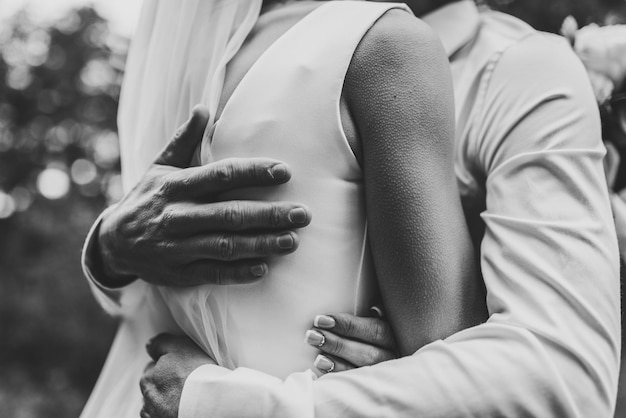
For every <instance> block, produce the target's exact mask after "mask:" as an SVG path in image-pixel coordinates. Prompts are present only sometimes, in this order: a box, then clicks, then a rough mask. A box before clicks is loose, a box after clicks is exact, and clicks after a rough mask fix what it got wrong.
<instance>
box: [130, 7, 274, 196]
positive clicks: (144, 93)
mask: <svg viewBox="0 0 626 418" xmlns="http://www.w3.org/2000/svg"><path fill="white" fill-rule="evenodd" d="M262 3H263V1H262V0H144V6H143V10H142V12H141V16H140V19H139V23H138V27H137V31H136V33H135V36H134V38H133V43H132V46H131V51H130V55H129V58H128V62H127V65H126V71H125V75H124V83H123V87H122V95H121V99H120V109H119V116H118V128H119V133H120V144H121V157H122V176H123V183H124V190H125V191H128V190H130V188H132V186H133V185H134V184H135V183H136V182H137V181H138V180H139V179H140V178H141V176H142V175H143V173H144V172H145V171H146V169H147V168H148V166H149V165H150V164H151V163H152V161H153V160H154V158H155V157H156V155H157V154H158V153H159V151H160V150H161V149H163V147H164V146H165V144H167V142H168V141H169V140H170V138H171V137H172V135H173V134H174V132H175V131H176V129H177V128H178V127H179V126H180V125H182V123H183V122H184V121H185V120H187V119H188V118H189V115H190V113H191V110H192V108H193V106H195V105H197V104H204V105H206V106H208V108H209V111H210V114H211V120H210V121H209V125H208V126H209V127H210V126H212V124H213V122H214V120H213V118H214V115H215V110H216V108H217V105H218V102H219V99H220V96H221V93H222V87H223V83H224V75H225V69H226V64H227V63H228V61H229V60H230V59H231V58H232V57H233V56H234V55H235V54H236V53H237V51H238V50H239V48H240V47H241V44H242V43H243V41H244V40H245V39H246V37H247V36H248V34H249V33H250V31H251V30H252V27H253V26H254V24H255V23H256V21H257V19H258V16H259V14H260V11H261V6H262ZM203 143H204V141H203Z"/></svg>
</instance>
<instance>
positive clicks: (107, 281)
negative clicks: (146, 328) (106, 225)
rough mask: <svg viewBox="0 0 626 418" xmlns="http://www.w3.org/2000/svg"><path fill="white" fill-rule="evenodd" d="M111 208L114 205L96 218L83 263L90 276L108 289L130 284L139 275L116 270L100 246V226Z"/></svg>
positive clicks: (85, 249) (88, 237)
mask: <svg viewBox="0 0 626 418" xmlns="http://www.w3.org/2000/svg"><path fill="white" fill-rule="evenodd" d="M111 209H112V207H110V208H107V209H106V210H105V211H104V212H103V213H102V214H101V215H100V218H98V220H96V222H95V224H94V226H93V227H92V229H91V231H90V232H89V235H88V236H87V240H86V242H85V248H84V249H83V265H84V267H85V269H86V270H87V271H86V272H87V273H88V276H89V278H90V279H91V280H93V281H94V282H96V284H98V285H99V286H101V287H104V288H107V289H118V288H122V287H125V286H128V285H129V284H131V283H132V282H134V281H135V280H137V277H136V276H134V275H130V274H123V273H119V272H116V271H114V269H112V267H111V266H110V264H109V263H107V262H106V259H107V257H106V256H105V254H103V251H102V248H101V247H100V228H101V226H102V222H103V219H104V217H105V216H106V214H107V212H108V211H110V210H111Z"/></svg>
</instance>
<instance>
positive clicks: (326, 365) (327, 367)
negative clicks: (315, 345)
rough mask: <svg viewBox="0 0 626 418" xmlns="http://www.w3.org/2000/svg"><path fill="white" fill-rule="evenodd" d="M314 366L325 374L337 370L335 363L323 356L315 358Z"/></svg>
mask: <svg viewBox="0 0 626 418" xmlns="http://www.w3.org/2000/svg"><path fill="white" fill-rule="evenodd" d="M313 365H314V366H315V367H317V368H318V369H320V370H322V371H325V372H330V371H332V370H333V369H334V368H335V363H333V362H332V361H331V360H330V359H329V358H328V357H326V356H323V355H321V354H320V355H318V356H317V357H316V358H315V361H314V362H313Z"/></svg>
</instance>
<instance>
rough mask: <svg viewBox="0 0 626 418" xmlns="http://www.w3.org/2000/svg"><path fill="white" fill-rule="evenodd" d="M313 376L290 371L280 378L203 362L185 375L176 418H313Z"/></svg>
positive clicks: (241, 368) (312, 374) (314, 376)
mask: <svg viewBox="0 0 626 418" xmlns="http://www.w3.org/2000/svg"><path fill="white" fill-rule="evenodd" d="M316 379H317V377H316V375H315V373H313V372H312V371H311V370H307V371H305V372H301V373H294V374H291V375H290V376H289V377H287V379H286V380H285V381H283V380H281V379H278V378H276V377H273V376H270V375H267V374H265V373H262V372H259V371H256V370H252V369H247V368H245V367H239V368H237V369H235V370H229V369H226V368H224V367H220V366H215V365H212V364H207V365H204V366H200V367H198V368H197V369H196V370H194V371H193V372H192V373H191V374H190V375H189V376H188V377H187V380H186V381H185V385H184V387H183V392H182V394H181V398H180V404H179V409H178V418H195V417H205V416H206V417H210V416H216V417H218V416H219V417H222V418H248V417H249V418H257V417H260V416H263V417H265V416H271V417H274V418H280V417H296V416H297V417H301V418H313V416H314V406H313V403H312V399H313V396H312V393H313V382H314V381H315V380H316ZM279 398H280V399H279Z"/></svg>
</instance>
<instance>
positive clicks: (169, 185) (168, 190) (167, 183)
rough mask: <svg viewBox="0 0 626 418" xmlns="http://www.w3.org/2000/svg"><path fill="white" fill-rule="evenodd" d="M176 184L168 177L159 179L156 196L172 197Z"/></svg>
mask: <svg viewBox="0 0 626 418" xmlns="http://www.w3.org/2000/svg"><path fill="white" fill-rule="evenodd" d="M176 184H177V182H176V181H175V180H174V179H172V178H170V177H169V176H167V177H165V178H163V179H161V182H160V183H159V186H158V189H157V190H158V191H157V195H158V196H159V197H161V198H163V197H165V196H170V195H172V194H173V193H174V190H175V189H176Z"/></svg>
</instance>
